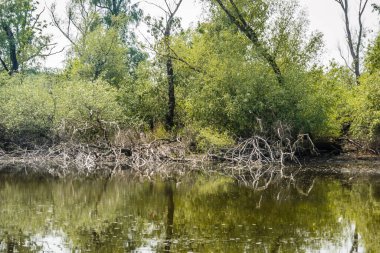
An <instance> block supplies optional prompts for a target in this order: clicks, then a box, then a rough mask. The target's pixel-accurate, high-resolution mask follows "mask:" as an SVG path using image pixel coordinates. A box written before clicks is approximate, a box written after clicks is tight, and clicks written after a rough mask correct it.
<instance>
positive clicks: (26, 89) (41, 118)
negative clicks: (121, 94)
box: [0, 75, 126, 142]
mask: <svg viewBox="0 0 380 253" xmlns="http://www.w3.org/2000/svg"><path fill="white" fill-rule="evenodd" d="M0 98H1V100H2V103H1V105H0V125H1V126H3V127H4V129H5V131H6V134H7V136H8V138H11V139H14V141H16V142H17V141H21V142H24V140H23V139H25V138H27V139H30V141H38V138H40V137H45V138H48V139H52V138H55V137H60V138H61V139H63V140H67V139H68V138H73V137H75V138H76V139H84V140H96V139H98V140H100V139H103V138H106V137H108V136H106V135H109V134H112V132H113V131H114V130H115V129H116V128H117V125H119V124H122V123H126V120H125V118H124V115H123V110H122V108H121V107H120V105H119V104H118V102H117V91H116V89H115V88H113V87H111V86H109V85H108V84H106V83H104V82H100V81H99V82H95V83H90V82H84V81H64V80H56V79H55V78H51V77H41V76H30V77H27V78H25V77H24V76H21V75H18V76H15V77H13V78H10V79H8V81H7V83H6V84H3V85H1V87H0ZM20 138H21V139H20Z"/></svg>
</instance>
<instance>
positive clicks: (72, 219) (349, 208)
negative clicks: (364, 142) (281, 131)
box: [0, 174, 380, 252]
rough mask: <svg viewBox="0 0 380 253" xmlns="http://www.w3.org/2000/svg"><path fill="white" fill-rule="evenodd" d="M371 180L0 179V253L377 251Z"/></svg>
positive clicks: (377, 207)
mask: <svg viewBox="0 0 380 253" xmlns="http://www.w3.org/2000/svg"><path fill="white" fill-rule="evenodd" d="M379 192H380V180H376V179H374V178H373V179H364V178H362V179H351V178H342V177H341V176H337V175H335V176H331V175H330V176H328V177H321V176H316V175H314V176H312V175H310V174H309V175H307V176H305V175H299V180H298V181H297V184H292V183H289V182H282V183H281V182H279V183H278V184H276V185H273V186H272V187H271V188H269V189H268V190H266V191H263V192H253V191H252V190H250V189H249V188H245V187H240V186H238V185H237V184H236V183H235V182H234V181H232V180H231V179H228V178H226V177H222V176H213V177H210V176H208V177H206V176H203V175H194V176H193V177H189V178H186V179H182V181H181V182H172V181H156V182H137V181H136V179H133V178H131V179H130V178H128V177H127V176H126V177H125V178H124V177H122V178H120V177H118V178H111V177H105V178H97V179H91V180H90V179H86V180H70V179H65V180H56V179H52V178H38V177H37V178H35V177H31V176H24V177H23V176H17V177H13V176H10V175H0V203H1V205H0V252H379V251H380V232H379V229H378V228H379V225H380V199H379V195H380V194H379Z"/></svg>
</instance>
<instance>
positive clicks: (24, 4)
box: [0, 0, 58, 75]
mask: <svg viewBox="0 0 380 253" xmlns="http://www.w3.org/2000/svg"><path fill="white" fill-rule="evenodd" d="M37 4H38V2H37V1H30V0H10V1H2V2H1V3H0V63H1V68H2V70H5V71H6V72H8V73H9V74H10V75H12V74H13V73H15V72H18V71H19V70H20V68H23V67H25V66H26V64H29V63H30V62H31V61H33V60H35V59H36V58H38V57H46V56H48V55H52V54H54V53H53V50H54V44H52V43H51V42H50V36H47V35H44V34H43V30H44V29H45V28H46V27H47V24H46V21H42V20H41V15H42V12H43V11H41V12H36V11H37ZM55 53H58V52H55Z"/></svg>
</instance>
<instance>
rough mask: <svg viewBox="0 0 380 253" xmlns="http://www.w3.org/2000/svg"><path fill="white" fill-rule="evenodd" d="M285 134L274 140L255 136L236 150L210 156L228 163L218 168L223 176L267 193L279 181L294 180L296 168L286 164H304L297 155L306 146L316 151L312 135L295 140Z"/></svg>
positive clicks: (279, 134)
mask: <svg viewBox="0 0 380 253" xmlns="http://www.w3.org/2000/svg"><path fill="white" fill-rule="evenodd" d="M285 133H286V131H282V130H281V129H278V130H277V134H276V136H275V137H274V138H272V139H265V138H263V137H261V136H254V137H252V138H249V139H246V140H244V141H241V142H240V143H239V144H238V145H237V146H235V147H233V148H230V149H225V150H219V151H218V152H210V153H209V157H211V158H212V159H214V160H218V161H224V162H226V163H224V164H223V165H222V166H219V171H221V172H222V173H223V174H225V175H228V176H232V177H233V178H235V179H237V180H238V181H239V182H240V183H242V184H244V185H246V186H249V187H252V188H253V189H255V190H264V189H266V188H268V186H269V185H270V184H271V183H272V182H274V181H276V180H279V179H284V178H286V179H289V180H294V173H296V172H297V170H296V169H295V168H296V167H297V166H296V167H294V166H292V168H291V169H286V168H287V166H286V164H288V163H291V164H293V165H294V164H296V165H298V168H299V167H300V166H301V164H300V162H299V160H298V158H297V156H296V154H297V153H298V152H299V151H300V150H301V149H303V148H304V147H305V146H308V147H309V148H310V149H312V150H313V151H315V148H314V144H313V142H312V141H311V139H310V137H309V135H307V134H305V135H299V136H298V138H297V139H296V140H293V141H292V140H291V138H289V137H287V136H290V135H287V134H285Z"/></svg>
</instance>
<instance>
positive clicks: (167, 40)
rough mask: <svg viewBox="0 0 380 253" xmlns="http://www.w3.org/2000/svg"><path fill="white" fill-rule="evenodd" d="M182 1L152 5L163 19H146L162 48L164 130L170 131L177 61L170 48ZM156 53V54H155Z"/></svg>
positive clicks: (172, 123) (174, 103)
mask: <svg viewBox="0 0 380 253" xmlns="http://www.w3.org/2000/svg"><path fill="white" fill-rule="evenodd" d="M182 1H183V0H178V1H175V0H164V3H165V7H162V6H159V5H157V4H155V3H152V4H153V5H155V6H156V7H158V8H159V9H161V10H162V11H163V12H164V15H165V16H164V18H161V19H159V20H153V22H152V23H151V21H152V20H151V18H150V17H148V18H147V21H148V25H150V26H151V28H152V29H151V30H152V33H153V35H154V37H155V39H156V40H158V41H160V42H161V43H159V44H158V45H160V46H163V51H164V52H163V53H161V52H160V53H159V54H160V56H163V58H164V61H165V65H166V77H167V84H168V111H167V114H166V128H167V129H172V128H173V127H174V117H175V107H176V96H175V74H174V66H173V59H174V58H175V59H178V57H177V55H176V54H175V52H174V51H173V49H172V48H171V40H172V35H173V30H174V29H175V28H176V27H178V26H179V23H180V22H179V19H178V18H177V17H176V14H177V11H178V9H179V7H180V6H181V4H182ZM156 53H157V52H156Z"/></svg>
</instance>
